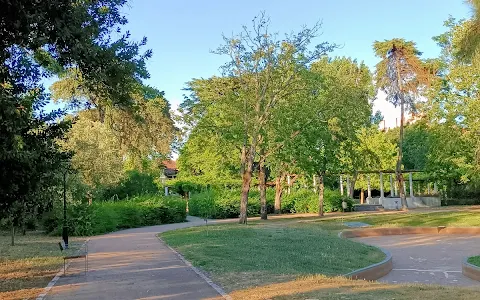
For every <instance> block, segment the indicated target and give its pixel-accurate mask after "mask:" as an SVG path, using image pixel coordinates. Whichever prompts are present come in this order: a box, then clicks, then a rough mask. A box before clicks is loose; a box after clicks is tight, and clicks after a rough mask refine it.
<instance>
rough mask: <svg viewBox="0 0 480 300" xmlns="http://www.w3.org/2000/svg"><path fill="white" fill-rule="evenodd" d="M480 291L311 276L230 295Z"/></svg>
mask: <svg viewBox="0 0 480 300" xmlns="http://www.w3.org/2000/svg"><path fill="white" fill-rule="evenodd" d="M479 293H480V291H479V290H478V289H473V288H458V287H455V288H454V287H441V286H435V285H404V284H395V285H393V284H385V283H379V282H366V281H361V280H348V279H346V278H341V277H334V278H329V277H325V276H322V275H320V276H309V277H306V278H300V279H297V280H293V281H288V282H282V283H275V284H270V285H265V286H260V287H255V288H249V289H244V290H238V291H234V292H232V293H230V296H232V298H233V299H249V300H257V299H275V300H287V299H288V300H290V299H293V300H295V299H298V300H304V299H312V300H313V299H329V300H371V299H381V300H393V299H395V300H452V299H455V300H471V299H478V295H479Z"/></svg>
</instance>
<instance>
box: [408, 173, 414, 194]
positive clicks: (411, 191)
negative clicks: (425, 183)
mask: <svg viewBox="0 0 480 300" xmlns="http://www.w3.org/2000/svg"><path fill="white" fill-rule="evenodd" d="M408 181H409V183H410V198H411V199H412V200H413V197H414V196H413V175H412V173H411V172H410V173H408Z"/></svg>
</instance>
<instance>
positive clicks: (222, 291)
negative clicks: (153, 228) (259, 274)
mask: <svg viewBox="0 0 480 300" xmlns="http://www.w3.org/2000/svg"><path fill="white" fill-rule="evenodd" d="M157 238H158V240H159V241H160V242H162V243H164V244H165V245H166V246H167V247H168V249H170V250H171V251H172V252H173V253H175V255H177V256H178V258H180V260H181V261H183V262H184V263H185V264H186V265H187V266H188V267H189V268H190V269H192V270H193V271H194V272H195V273H196V274H197V275H198V276H200V277H201V278H202V279H203V280H205V282H207V283H208V285H210V286H211V287H212V288H213V289H214V290H216V291H217V292H218V293H219V294H220V295H221V296H222V297H223V298H224V299H227V300H233V299H232V297H230V296H229V295H228V294H227V293H226V292H225V291H224V290H223V288H222V287H221V286H219V285H218V284H216V283H214V282H213V280H212V279H211V278H210V277H208V276H207V274H205V272H203V271H202V270H200V269H199V268H197V267H195V266H193V264H192V263H191V262H189V261H188V260H187V259H186V258H185V257H184V256H183V255H182V254H181V253H180V252H178V251H177V250H175V249H173V248H172V247H170V245H169V244H167V243H166V242H165V241H164V240H163V239H162V238H161V237H160V236H159V235H158V234H157ZM37 300H38V299H37Z"/></svg>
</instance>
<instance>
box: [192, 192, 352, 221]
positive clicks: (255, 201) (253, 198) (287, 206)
mask: <svg viewBox="0 0 480 300" xmlns="http://www.w3.org/2000/svg"><path fill="white" fill-rule="evenodd" d="M274 199H275V191H274V190H273V189H267V212H268V213H273V210H274ZM342 200H345V201H346V202H347V205H348V207H349V208H351V207H352V206H353V200H352V199H349V198H347V197H342V196H341V195H340V193H339V192H337V191H332V190H329V189H325V193H324V204H323V206H324V211H326V212H333V211H341V210H342ZM188 207H189V213H190V215H192V216H199V217H203V218H205V217H207V218H213V219H223V218H236V217H238V215H239V214H240V190H238V189H232V190H219V189H212V190H207V191H203V192H200V193H196V194H193V195H192V197H191V199H190V201H189V202H188ZM282 212H283V213H318V194H317V193H314V192H313V191H311V190H306V189H300V190H296V191H295V190H294V191H292V192H291V193H290V194H286V193H284V194H283V197H282ZM247 213H248V215H249V216H256V215H259V214H260V200H259V193H258V191H256V190H254V191H251V192H250V194H249V197H248V211H247Z"/></svg>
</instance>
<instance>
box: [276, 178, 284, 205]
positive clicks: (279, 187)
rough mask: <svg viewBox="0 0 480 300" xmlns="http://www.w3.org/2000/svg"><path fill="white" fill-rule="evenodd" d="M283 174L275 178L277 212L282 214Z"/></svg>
mask: <svg viewBox="0 0 480 300" xmlns="http://www.w3.org/2000/svg"><path fill="white" fill-rule="evenodd" d="M282 182H283V175H280V176H278V177H277V178H276V179H275V213H276V214H280V213H281V212H282V194H283V186H282Z"/></svg>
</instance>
